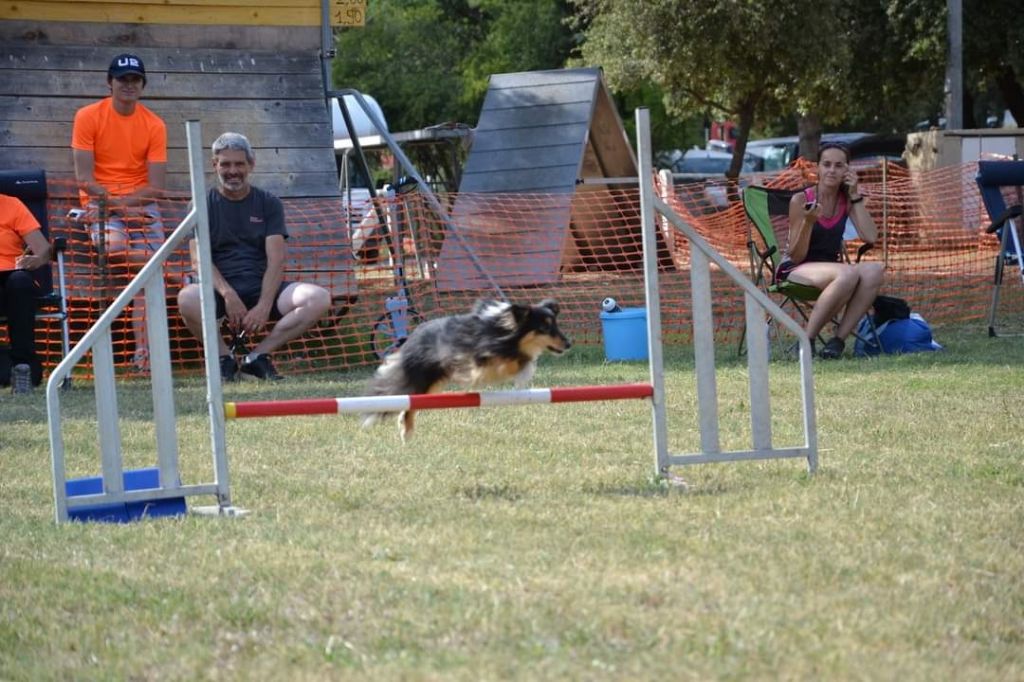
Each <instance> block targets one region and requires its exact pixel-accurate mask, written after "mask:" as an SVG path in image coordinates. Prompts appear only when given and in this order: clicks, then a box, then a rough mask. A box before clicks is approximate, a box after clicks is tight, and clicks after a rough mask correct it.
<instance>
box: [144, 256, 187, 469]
mask: <svg viewBox="0 0 1024 682" xmlns="http://www.w3.org/2000/svg"><path fill="white" fill-rule="evenodd" d="M146 334H147V336H148V338H149V373H150V377H151V378H152V382H153V420H154V422H155V423H156V453H157V463H158V464H159V466H160V487H162V488H173V487H175V486H177V485H178V484H179V482H180V480H181V476H180V475H179V473H178V424H177V419H176V417H175V413H174V380H173V379H172V377H171V340H170V334H169V333H168V331H167V293H166V290H165V288H164V269H163V266H162V265H161V267H160V270H159V271H158V272H157V273H156V274H155V275H154V276H153V277H150V279H149V282H148V283H147V284H146Z"/></svg>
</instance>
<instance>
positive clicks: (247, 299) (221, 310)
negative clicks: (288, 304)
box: [213, 282, 292, 321]
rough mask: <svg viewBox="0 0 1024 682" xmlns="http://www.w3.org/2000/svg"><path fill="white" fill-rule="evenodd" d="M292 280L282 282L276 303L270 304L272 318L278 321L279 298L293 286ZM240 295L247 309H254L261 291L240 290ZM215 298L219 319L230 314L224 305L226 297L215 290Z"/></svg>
mask: <svg viewBox="0 0 1024 682" xmlns="http://www.w3.org/2000/svg"><path fill="white" fill-rule="evenodd" d="M291 284H292V283H291V282H281V286H279V287H278V288H277V294H276V295H275V296H274V304H273V305H272V306H270V319H271V321H276V320H280V319H281V311H280V310H278V309H277V299H279V298H281V292H283V291H284V290H285V289H287V288H288V287H289V286H291ZM238 297H239V298H240V299H242V303H244V304H245V309H246V310H252V308H253V306H255V305H256V304H257V303H259V302H260V292H259V291H256V292H245V293H242V292H238ZM213 298H214V300H215V301H217V319H218V320H220V319H222V318H223V317H224V316H226V315H227V314H228V312H227V308H226V306H225V305H224V297H223V296H221V295H220V293H219V292H216V291H215V292H213Z"/></svg>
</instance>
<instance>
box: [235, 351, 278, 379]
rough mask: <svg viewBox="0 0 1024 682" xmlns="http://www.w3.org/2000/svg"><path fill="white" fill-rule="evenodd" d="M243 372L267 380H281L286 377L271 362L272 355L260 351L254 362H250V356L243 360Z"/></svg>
mask: <svg viewBox="0 0 1024 682" xmlns="http://www.w3.org/2000/svg"><path fill="white" fill-rule="evenodd" d="M242 374H248V375H249V376H251V377H255V378H257V379H264V380H266V381H280V380H281V379H284V377H283V376H281V375H280V374H278V373H277V370H275V369H274V365H273V364H271V362H270V356H269V355H267V354H266V353H260V354H259V355H257V356H256V359H255V360H253V361H252V362H249V360H248V358H246V359H244V360H242Z"/></svg>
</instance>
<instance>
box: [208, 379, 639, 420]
mask: <svg viewBox="0 0 1024 682" xmlns="http://www.w3.org/2000/svg"><path fill="white" fill-rule="evenodd" d="M537 391H544V392H546V393H547V394H549V395H550V400H549V401H547V402H552V403H582V402H588V401H598V400H630V399H634V398H650V397H651V396H652V395H653V394H654V389H653V388H652V387H651V385H650V384H615V385H611V386H566V387H563V388H547V389H532V392H533V393H536V392H537ZM486 395H487V396H494V397H498V398H500V399H501V400H500V401H497V402H495V403H494V406H499V405H526V404H531V403H534V404H536V403H538V402H540V401H538V400H536V399H535V398H536V396H535V395H531V391H518V392H517V391H506V392H502V391H497V392H493V393H488V394H486ZM517 398H520V399H517ZM404 399H408V401H409V402H408V409H413V410H441V409H447V408H452V407H480V406H481V404H482V395H481V394H480V393H430V394H421V395H410V396H374V397H359V398H314V399H310V400H274V401H264V402H251V403H225V409H224V413H225V416H226V417H227V418H228V419H234V418H243V417H288V416H293V415H294V416H299V415H312V414H338V413H339V412H348V411H355V409H354V408H352V407H351V405H349V408H348V409H342V408H341V407H339V401H342V402H343V403H344V402H345V401H354V402H360V403H363V402H365V403H366V404H365V405H361V406H360V407H359V409H360V410H366V411H370V412H372V411H374V409H375V408H377V409H382V407H383V406H382V405H381V404H379V403H378V404H377V405H373V404H371V403H372V402H375V401H381V402H387V403H389V405H388V407H387V409H388V410H391V411H397V410H398V409H406V407H405V406H404V405H403V406H402V407H396V405H395V404H394V402H395V401H396V400H399V401H401V400H404Z"/></svg>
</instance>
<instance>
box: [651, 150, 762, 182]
mask: <svg viewBox="0 0 1024 682" xmlns="http://www.w3.org/2000/svg"><path fill="white" fill-rule="evenodd" d="M658 163H659V165H661V167H663V168H668V169H670V170H671V171H672V172H673V173H684V174H692V175H700V176H705V177H706V176H716V175H720V176H724V175H725V173H726V171H728V170H729V164H731V163H732V152H723V151H715V150H712V149H687V150H686V152H680V150H678V149H676V150H674V151H673V152H669V153H668V154H667V155H661V156H660V157H659V160H658ZM761 163H762V162H761V159H760V158H759V157H757V156H754V155H752V154H747V155H746V157H745V158H744V159H743V166H742V167H741V168H740V172H741V173H756V172H758V171H759V170H761Z"/></svg>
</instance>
